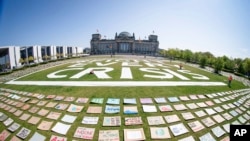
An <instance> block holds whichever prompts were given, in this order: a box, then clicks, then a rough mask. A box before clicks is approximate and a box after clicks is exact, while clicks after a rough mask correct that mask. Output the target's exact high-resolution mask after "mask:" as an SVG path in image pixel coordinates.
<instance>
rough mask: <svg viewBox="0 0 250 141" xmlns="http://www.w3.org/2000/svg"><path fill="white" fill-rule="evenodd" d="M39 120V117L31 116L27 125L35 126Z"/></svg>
mask: <svg viewBox="0 0 250 141" xmlns="http://www.w3.org/2000/svg"><path fill="white" fill-rule="evenodd" d="M40 120H41V118H40V117H36V116H32V117H31V118H30V119H29V120H28V123H30V124H33V125H36V124H37V123H38V122H39V121H40Z"/></svg>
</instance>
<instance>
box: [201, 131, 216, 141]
mask: <svg viewBox="0 0 250 141" xmlns="http://www.w3.org/2000/svg"><path fill="white" fill-rule="evenodd" d="M199 139H200V141H216V140H215V139H214V137H212V135H211V134H210V133H206V134H205V135H203V136H201V137H199Z"/></svg>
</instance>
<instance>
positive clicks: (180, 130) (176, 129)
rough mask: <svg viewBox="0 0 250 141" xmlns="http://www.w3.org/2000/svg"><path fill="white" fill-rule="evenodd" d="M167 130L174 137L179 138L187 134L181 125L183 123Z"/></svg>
mask: <svg viewBox="0 0 250 141" xmlns="http://www.w3.org/2000/svg"><path fill="white" fill-rule="evenodd" d="M169 128H170V130H171V132H172V133H173V134H174V136H179V135H182V134H185V133H188V132H189V131H188V130H187V128H186V127H185V126H184V125H183V123H179V124H175V125H171V126H169Z"/></svg>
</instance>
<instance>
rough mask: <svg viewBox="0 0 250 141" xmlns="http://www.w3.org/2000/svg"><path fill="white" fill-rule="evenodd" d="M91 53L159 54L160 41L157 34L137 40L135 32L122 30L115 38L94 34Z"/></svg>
mask: <svg viewBox="0 0 250 141" xmlns="http://www.w3.org/2000/svg"><path fill="white" fill-rule="evenodd" d="M90 45H91V54H133V55H140V54H144V55H151V56H155V55H157V52H158V48H159V41H158V39H157V35H149V37H148V39H147V40H146V39H144V40H140V39H139V40H136V39H135V34H134V33H133V35H131V34H130V33H129V32H121V33H120V34H119V35H117V33H116V34H115V39H102V38H101V34H99V33H97V34H92V39H91V42H90Z"/></svg>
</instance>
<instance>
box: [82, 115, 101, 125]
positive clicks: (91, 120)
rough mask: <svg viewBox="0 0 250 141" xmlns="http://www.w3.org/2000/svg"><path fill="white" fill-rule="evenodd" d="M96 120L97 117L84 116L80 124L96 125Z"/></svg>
mask: <svg viewBox="0 0 250 141" xmlns="http://www.w3.org/2000/svg"><path fill="white" fill-rule="evenodd" d="M98 120H99V117H89V116H84V117H83V119H82V124H97V123H98Z"/></svg>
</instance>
